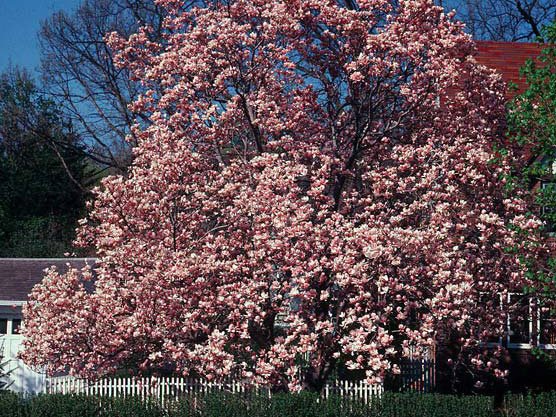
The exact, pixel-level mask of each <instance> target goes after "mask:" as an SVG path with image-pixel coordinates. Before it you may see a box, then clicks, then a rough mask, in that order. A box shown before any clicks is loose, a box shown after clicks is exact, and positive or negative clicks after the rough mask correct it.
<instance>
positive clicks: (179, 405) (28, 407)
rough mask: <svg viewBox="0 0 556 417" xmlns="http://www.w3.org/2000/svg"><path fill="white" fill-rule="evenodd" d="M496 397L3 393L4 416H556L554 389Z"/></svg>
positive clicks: (0, 406) (1, 413)
mask: <svg viewBox="0 0 556 417" xmlns="http://www.w3.org/2000/svg"><path fill="white" fill-rule="evenodd" d="M492 404H493V401H492V398H490V397H481V396H461V397H459V396H451V395H438V394H392V393H386V394H384V395H383V396H382V397H381V398H375V399H373V401H372V403H371V404H363V403H360V402H358V401H355V400H347V399H342V398H340V397H336V398H334V397H333V398H329V399H327V400H320V399H319V398H318V396H316V395H314V394H310V393H300V394H277V395H274V396H273V397H272V398H271V399H269V398H267V397H264V396H253V397H251V398H249V399H246V398H244V397H241V396H238V395H232V394H211V395H207V396H204V397H197V398H183V399H181V400H179V401H174V402H172V403H169V404H168V406H167V407H165V408H163V407H162V406H161V405H160V404H158V403H157V402H154V401H143V400H141V399H139V398H106V397H104V398H100V397H87V396H84V395H61V394H55V395H38V396H29V397H23V396H20V395H17V394H13V393H0V416H2V417H502V416H513V417H541V416H542V417H545V416H546V417H556V393H543V394H538V395H535V396H531V395H529V396H517V395H515V396H509V397H508V398H507V399H506V402H505V407H504V409H502V410H493V408H492Z"/></svg>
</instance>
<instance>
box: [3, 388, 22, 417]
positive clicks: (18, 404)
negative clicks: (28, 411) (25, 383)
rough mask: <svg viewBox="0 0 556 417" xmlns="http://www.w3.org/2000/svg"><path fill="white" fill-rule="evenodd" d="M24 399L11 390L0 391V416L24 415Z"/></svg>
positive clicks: (13, 416)
mask: <svg viewBox="0 0 556 417" xmlns="http://www.w3.org/2000/svg"><path fill="white" fill-rule="evenodd" d="M24 407H25V404H24V399H23V398H22V397H21V396H20V395H18V394H15V393H13V392H9V391H0V416H2V417H24V415H25V414H24Z"/></svg>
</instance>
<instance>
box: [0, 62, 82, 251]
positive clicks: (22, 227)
mask: <svg viewBox="0 0 556 417" xmlns="http://www.w3.org/2000/svg"><path fill="white" fill-rule="evenodd" d="M76 141H77V137H76V136H75V135H74V134H73V132H72V128H71V126H70V125H68V124H66V123H64V121H63V120H62V119H60V117H59V116H58V114H57V110H56V108H55V106H54V104H53V103H52V102H51V101H49V100H47V99H45V98H43V97H42V96H41V95H40V94H39V93H38V91H37V89H36V86H35V84H34V83H33V81H32V80H31V78H30V77H29V75H28V74H27V73H26V72H24V71H21V70H18V69H9V70H8V71H6V72H5V73H3V74H1V75H0V256H2V257H39V256H42V257H54V256H61V255H63V253H64V252H66V251H68V249H69V247H70V242H71V241H72V239H73V235H74V229H75V226H76V220H77V219H78V218H79V217H81V215H82V212H83V209H84V200H85V193H84V188H85V186H86V184H85V182H86V177H87V165H86V164H87V162H86V159H85V157H84V156H83V155H82V154H80V153H79V152H77V151H76V150H75V146H74V145H75V142H76Z"/></svg>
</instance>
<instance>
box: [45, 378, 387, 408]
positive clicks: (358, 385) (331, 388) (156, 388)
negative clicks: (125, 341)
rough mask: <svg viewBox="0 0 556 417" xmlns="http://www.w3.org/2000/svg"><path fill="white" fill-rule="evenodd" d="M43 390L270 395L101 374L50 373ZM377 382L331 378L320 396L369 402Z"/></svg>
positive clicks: (237, 387)
mask: <svg viewBox="0 0 556 417" xmlns="http://www.w3.org/2000/svg"><path fill="white" fill-rule="evenodd" d="M45 391H46V393H49V394H54V393H60V394H69V393H79V394H85V395H94V396H110V397H116V396H118V397H131V396H133V397H139V398H156V399H158V400H160V401H161V402H162V403H163V404H164V403H166V402H168V401H171V400H174V399H178V398H181V397H192V396H193V397H194V396H197V395H204V394H208V393H217V392H230V393H239V394H241V393H245V394H259V395H267V396H269V397H270V396H271V395H272V394H271V391H270V389H269V388H268V387H263V386H253V385H247V384H245V383H243V382H241V381H234V380H230V381H225V382H210V381H206V380H201V379H191V378H181V377H168V378H155V377H151V378H104V379H101V380H98V381H94V382H89V381H87V380H84V379H77V378H74V377H71V376H62V377H52V378H48V379H47V381H46V389H45ZM383 391H384V389H383V386H382V385H379V384H368V383H367V382H366V381H333V382H329V383H328V384H326V386H325V387H324V389H323V390H322V393H321V396H322V398H328V397H330V396H332V395H338V396H342V397H344V398H350V399H355V400H359V401H362V402H364V403H366V404H369V403H370V402H371V401H372V399H373V398H376V397H377V396H380V395H382V393H383Z"/></svg>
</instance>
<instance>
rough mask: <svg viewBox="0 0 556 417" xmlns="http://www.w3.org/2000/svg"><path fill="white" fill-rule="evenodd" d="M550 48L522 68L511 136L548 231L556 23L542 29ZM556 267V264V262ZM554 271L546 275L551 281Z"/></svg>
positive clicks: (553, 216)
mask: <svg viewBox="0 0 556 417" xmlns="http://www.w3.org/2000/svg"><path fill="white" fill-rule="evenodd" d="M542 37H543V39H544V40H545V42H546V47H545V48H544V49H543V50H542V52H541V54H540V55H539V56H538V57H534V58H532V59H530V60H528V61H527V63H526V64H525V65H524V66H523V68H522V69H521V74H522V76H524V77H525V79H526V81H527V90H526V91H525V92H523V93H521V94H518V95H517V96H516V97H515V98H514V99H513V100H512V102H511V103H510V106H509V112H508V137H509V139H510V140H511V141H512V142H511V143H513V144H517V145H518V146H519V147H521V148H523V149H525V151H526V158H524V159H523V163H522V164H521V165H519V166H518V167H517V168H518V169H517V174H516V178H515V181H516V182H521V183H522V184H523V185H524V186H527V187H533V186H535V187H536V188H537V189H536V192H535V198H536V203H537V206H538V208H539V210H538V212H539V215H540V217H541V218H542V219H543V220H544V221H545V230H546V232H548V233H553V232H554V231H555V230H556V229H555V225H556V180H555V175H556V47H555V46H554V45H555V43H556V23H552V25H550V26H548V27H546V28H545V29H544V30H543V32H542ZM553 267H556V264H554V265H553ZM551 276H552V274H548V273H547V274H546V276H544V277H543V278H544V279H545V280H550V277H551Z"/></svg>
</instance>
